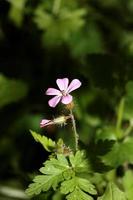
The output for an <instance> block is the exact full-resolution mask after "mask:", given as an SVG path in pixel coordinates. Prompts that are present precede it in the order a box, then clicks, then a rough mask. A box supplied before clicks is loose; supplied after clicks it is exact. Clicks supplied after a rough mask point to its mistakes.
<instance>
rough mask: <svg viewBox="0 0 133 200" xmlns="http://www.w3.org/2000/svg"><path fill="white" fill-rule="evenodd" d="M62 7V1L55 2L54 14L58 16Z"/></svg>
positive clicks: (55, 0)
mask: <svg viewBox="0 0 133 200" xmlns="http://www.w3.org/2000/svg"><path fill="white" fill-rule="evenodd" d="M60 6H61V0H54V5H53V14H55V15H57V14H58V13H59V10H60Z"/></svg>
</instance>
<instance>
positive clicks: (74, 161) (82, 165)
mask: <svg viewBox="0 0 133 200" xmlns="http://www.w3.org/2000/svg"><path fill="white" fill-rule="evenodd" d="M69 159H70V163H71V165H72V167H73V168H74V170H75V172H80V173H81V172H88V170H89V164H88V160H87V159H86V158H85V152H84V151H77V152H76V154H75V155H73V154H72V155H70V157H69Z"/></svg>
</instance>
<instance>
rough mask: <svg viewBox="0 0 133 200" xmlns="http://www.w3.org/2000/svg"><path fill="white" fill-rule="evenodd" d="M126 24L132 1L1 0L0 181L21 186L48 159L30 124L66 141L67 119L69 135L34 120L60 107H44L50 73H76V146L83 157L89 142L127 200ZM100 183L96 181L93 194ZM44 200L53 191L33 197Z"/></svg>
mask: <svg viewBox="0 0 133 200" xmlns="http://www.w3.org/2000/svg"><path fill="white" fill-rule="evenodd" d="M132 27H133V1H132V0H125V1H123V0H120V1H116V0H106V1H103V0H95V1H93V0H90V1H87V0H83V1H81V0H78V1H76V0H71V1H68V0H45V1H43V0H38V1H36V0H1V1H0V50H1V53H0V119H1V131H0V135H1V139H0V163H1V167H0V185H7V186H9V187H12V186H13V187H14V188H19V189H21V188H22V189H24V188H26V187H27V184H28V182H29V181H30V180H31V179H32V178H31V177H32V173H33V172H34V171H35V170H37V169H38V168H39V167H40V165H41V164H42V162H43V161H44V160H45V159H47V156H48V155H47V153H46V152H45V151H42V149H41V146H40V145H39V144H36V143H34V142H33V140H32V137H31V135H30V133H29V129H32V130H35V131H37V132H42V133H44V134H48V137H51V138H52V139H57V138H58V137H59V136H60V137H62V138H63V139H64V141H66V143H67V144H70V145H71V143H72V141H71V138H70V137H69V136H68V134H71V126H70V125H68V129H69V130H70V131H69V132H70V133H68V130H66V129H67V128H66V127H63V128H62V129H61V128H60V127H58V128H55V127H53V128H51V129H46V130H40V127H39V123H40V120H41V119H42V118H51V116H55V115H56V113H58V112H59V111H60V110H61V109H62V108H60V107H58V108H57V109H54V110H52V109H50V108H48V105H47V100H48V99H47V97H45V95H44V93H45V90H46V89H47V87H49V86H54V84H55V80H56V78H63V77H68V78H70V79H73V78H79V79H80V80H81V81H82V88H81V89H80V91H77V92H75V105H76V108H75V115H76V119H77V127H78V132H79V135H80V139H81V146H82V145H83V146H84V145H85V146H86V147H87V148H88V149H89V150H88V155H89V154H90V148H93V147H95V148H96V151H95V150H93V151H92V152H93V153H94V154H93V155H94V156H96V157H97V158H99V156H100V158H102V159H103V161H104V163H103V161H101V160H98V163H95V157H94V156H93V158H90V160H91V162H92V166H94V165H95V166H96V165H98V164H99V166H97V168H96V169H95V170H97V171H98V169H99V168H101V167H103V168H104V167H105V166H104V164H107V165H109V167H113V168H115V169H116V177H119V176H118V174H119V173H120V177H121V179H122V180H121V181H123V186H121V184H117V185H120V187H121V188H122V187H124V188H125V193H126V194H127V197H128V199H129V200H132V199H133V192H132V190H131V189H130V188H131V186H132V182H128V179H129V178H128V177H129V176H130V175H129V174H130V173H131V174H132V164H133V157H132V155H133V154H132V152H133V145H132V126H133V124H132V122H133V120H132V118H133V111H132V110H133V82H132V81H133V29H132ZM79 95H80V96H79ZM79 97H80V98H79ZM122 99H123V108H122V106H120V104H121V101H122ZM63 112H64V111H63ZM129 134H130V135H129ZM125 138H126V140H125ZM108 140H109V141H108ZM100 141H102V142H100ZM112 141H113V142H112ZM82 143H83V144H82ZM94 143H95V145H93V144H94ZM105 144H107V145H106V148H107V150H108V151H105V152H104V151H103V149H102V148H101V147H104V145H105ZM106 148H105V149H106ZM100 149H101V152H100ZM129 152H130V153H129ZM116 154H117V156H118V157H117V158H116V156H115V155H116ZM114 157H115V159H113V158H114ZM118 158H119V159H118ZM125 165H126V166H128V167H127V168H128V170H125ZM119 167H122V168H124V170H125V171H124V172H125V176H123V174H121V170H120V168H119ZM105 168H106V167H105ZM107 169H108V168H106V170H107ZM117 173H118V174H117ZM100 180H101V178H100ZM99 185H100V184H99ZM101 185H104V181H103V180H102V184H101ZM130 185H131V186H130ZM104 186H105V185H104ZM104 186H103V187H102V188H100V186H99V187H98V189H99V193H100V194H103V188H104ZM0 187H1V186H0ZM113 187H114V186H113ZM110 188H111V186H110V185H109V186H108V188H107V190H111V189H110ZM122 189H123V188H122ZM0 193H1V190H0ZM0 195H2V196H3V197H1V198H3V199H4V198H6V199H8V197H4V195H5V194H0ZM104 196H106V191H105V195H104ZM104 196H102V197H100V198H101V199H104ZM9 198H10V197H9ZM12 198H13V197H12ZM14 198H15V197H14ZM18 198H19V197H18ZM48 198H51V199H52V198H53V200H59V199H63V197H62V196H61V195H60V194H59V193H57V194H56V193H55V194H54V195H53V191H50V193H49V194H43V195H40V196H39V197H37V199H38V200H39V199H40V200H41V199H48ZM109 198H110V197H109ZM20 199H21V198H20ZM33 199H36V198H33Z"/></svg>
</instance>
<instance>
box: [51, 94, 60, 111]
mask: <svg viewBox="0 0 133 200" xmlns="http://www.w3.org/2000/svg"><path fill="white" fill-rule="evenodd" d="M60 100H61V96H55V97H53V98H52V99H50V100H49V101H48V104H49V106H50V107H53V108H54V107H55V106H56V105H57V104H58V103H59V101H60Z"/></svg>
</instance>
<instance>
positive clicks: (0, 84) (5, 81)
mask: <svg viewBox="0 0 133 200" xmlns="http://www.w3.org/2000/svg"><path fill="white" fill-rule="evenodd" d="M27 93H28V86H27V85H26V84H25V83H24V82H22V81H20V80H15V79H9V78H7V77H5V76H4V75H2V74H0V108H1V107H3V106H6V105H8V104H11V103H14V102H17V101H20V100H21V99H22V98H24V97H25V96H26V95H27Z"/></svg>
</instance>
